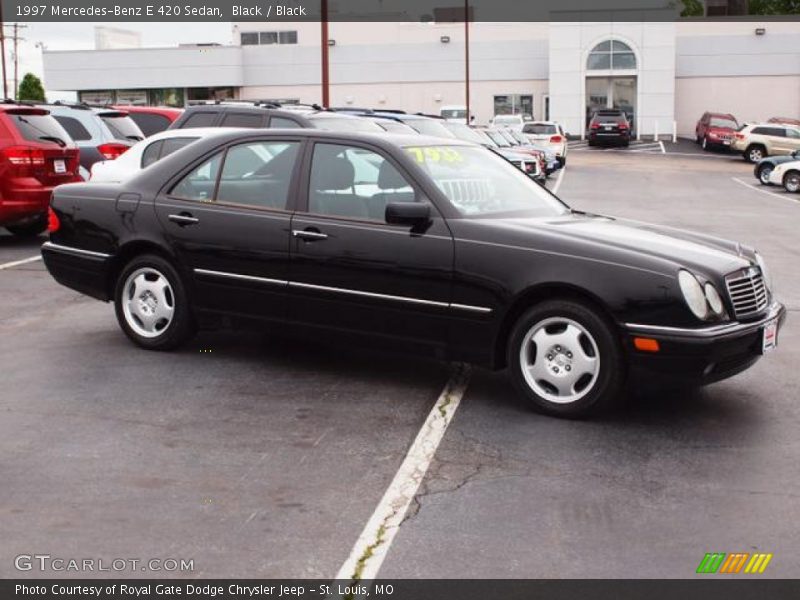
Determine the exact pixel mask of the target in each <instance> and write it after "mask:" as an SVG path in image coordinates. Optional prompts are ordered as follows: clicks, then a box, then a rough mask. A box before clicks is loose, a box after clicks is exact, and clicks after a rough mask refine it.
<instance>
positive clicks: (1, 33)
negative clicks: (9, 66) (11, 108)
mask: <svg viewBox="0 0 800 600" xmlns="http://www.w3.org/2000/svg"><path fill="white" fill-rule="evenodd" d="M5 29H6V28H5V25H3V3H2V2H0V56H2V61H0V62H2V67H3V98H8V81H7V80H6V34H5Z"/></svg>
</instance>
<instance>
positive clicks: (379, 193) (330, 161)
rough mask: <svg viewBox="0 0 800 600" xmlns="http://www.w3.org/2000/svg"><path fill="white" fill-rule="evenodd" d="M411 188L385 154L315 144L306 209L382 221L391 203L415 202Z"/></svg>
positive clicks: (332, 214)
mask: <svg viewBox="0 0 800 600" xmlns="http://www.w3.org/2000/svg"><path fill="white" fill-rule="evenodd" d="M416 200H417V198H416V194H415V192H414V188H413V187H412V186H411V184H410V183H409V182H408V181H407V180H406V178H405V177H404V176H403V175H402V174H401V173H400V171H399V170H398V169H397V168H396V167H395V166H394V165H393V164H392V162H391V161H389V160H388V159H387V158H386V157H384V156H382V155H381V154H378V153H376V152H373V151H371V150H367V149H365V148H359V147H355V146H344V145H339V144H316V145H315V146H314V156H313V158H312V162H311V178H310V181H309V192H308V211H309V212H310V213H313V214H318V215H328V216H335V217H345V218H351V219H360V220H371V221H380V222H383V221H384V219H385V215H386V205H387V204H388V203H390V202H416Z"/></svg>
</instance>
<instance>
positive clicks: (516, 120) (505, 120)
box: [494, 115, 522, 125]
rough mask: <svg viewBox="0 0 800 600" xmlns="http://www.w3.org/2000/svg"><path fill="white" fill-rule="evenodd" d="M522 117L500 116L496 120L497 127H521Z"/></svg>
mask: <svg viewBox="0 0 800 600" xmlns="http://www.w3.org/2000/svg"><path fill="white" fill-rule="evenodd" d="M520 121H522V117H520V116H518V115H499V116H497V117H495V118H494V124H495V125H519V124H520Z"/></svg>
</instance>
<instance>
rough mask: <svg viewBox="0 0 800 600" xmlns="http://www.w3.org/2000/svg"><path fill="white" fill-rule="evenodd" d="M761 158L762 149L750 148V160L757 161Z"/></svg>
mask: <svg viewBox="0 0 800 600" xmlns="http://www.w3.org/2000/svg"><path fill="white" fill-rule="evenodd" d="M762 158H764V151H763V150H762V149H761V148H751V150H750V160H751V161H752V162H758V161H760V160H761V159H762Z"/></svg>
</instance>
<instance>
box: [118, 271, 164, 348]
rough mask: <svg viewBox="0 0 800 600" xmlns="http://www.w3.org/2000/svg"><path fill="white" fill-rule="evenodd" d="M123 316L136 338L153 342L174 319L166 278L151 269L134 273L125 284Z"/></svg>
mask: <svg viewBox="0 0 800 600" xmlns="http://www.w3.org/2000/svg"><path fill="white" fill-rule="evenodd" d="M122 312H123V314H124V316H125V321H126V323H127V324H128V326H129V327H130V328H131V329H132V330H133V331H134V332H135V333H137V334H138V335H140V336H142V337H145V338H155V337H158V336H160V335H161V334H162V333H164V332H165V331H166V330H167V328H168V327H169V325H170V323H172V320H173V318H174V317H175V295H174V293H173V291H172V286H171V285H170V283H169V281H168V280H167V278H166V277H165V276H164V275H163V274H162V273H160V272H159V271H157V270H156V269H154V268H152V267H142V268H140V269H136V270H135V271H134V272H133V273H131V274H130V275H129V276H128V278H127V279H126V280H125V286H124V288H123V292H122Z"/></svg>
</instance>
